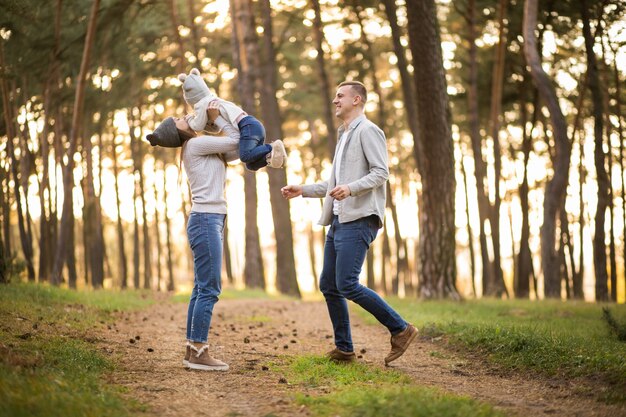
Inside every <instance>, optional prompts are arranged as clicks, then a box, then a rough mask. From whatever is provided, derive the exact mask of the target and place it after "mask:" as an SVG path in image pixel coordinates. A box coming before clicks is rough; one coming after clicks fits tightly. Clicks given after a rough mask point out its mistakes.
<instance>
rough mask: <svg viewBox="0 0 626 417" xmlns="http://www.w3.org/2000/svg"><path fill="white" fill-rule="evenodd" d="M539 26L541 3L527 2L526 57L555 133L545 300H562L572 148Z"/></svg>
mask: <svg viewBox="0 0 626 417" xmlns="http://www.w3.org/2000/svg"><path fill="white" fill-rule="evenodd" d="M536 26H537V0H526V3H525V5H524V24H523V32H524V54H525V56H526V62H527V63H528V65H529V67H530V74H531V76H532V78H533V82H534V83H535V87H536V88H537V90H538V91H539V94H540V96H541V98H542V100H543V102H545V103H546V105H547V107H548V110H549V112H550V120H551V123H552V130H553V133H554V142H555V148H556V152H555V159H554V169H553V171H554V175H553V176H552V178H551V179H549V180H548V181H547V182H546V191H545V197H544V205H543V225H542V226H541V264H542V269H543V274H544V284H545V285H544V287H545V296H546V297H550V298H559V297H560V296H561V285H560V284H561V281H560V279H559V260H558V256H557V253H556V249H555V243H556V221H557V216H558V213H557V212H558V209H559V204H560V202H561V201H562V199H563V196H564V195H565V191H566V188H567V179H568V173H569V163H570V153H571V144H570V142H569V139H568V137H567V125H566V122H565V117H564V116H563V113H562V112H561V108H560V106H559V102H558V98H557V96H556V92H555V90H554V86H553V85H552V84H551V82H550V79H549V77H548V75H547V74H546V73H545V71H544V70H543V68H542V67H541V62H540V59H539V53H538V50H537V40H536V38H535V27H536Z"/></svg>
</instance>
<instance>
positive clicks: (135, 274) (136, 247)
mask: <svg viewBox="0 0 626 417" xmlns="http://www.w3.org/2000/svg"><path fill="white" fill-rule="evenodd" d="M131 146H132V145H131ZM137 188H138V187H137V177H136V176H135V187H134V194H133V210H134V215H133V288H135V289H136V290H137V289H139V288H140V282H139V256H140V253H139V220H138V217H139V213H138V212H137V194H138V191H137Z"/></svg>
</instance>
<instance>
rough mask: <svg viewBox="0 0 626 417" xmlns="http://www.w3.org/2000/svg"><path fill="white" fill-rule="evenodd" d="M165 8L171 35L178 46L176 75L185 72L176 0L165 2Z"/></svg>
mask: <svg viewBox="0 0 626 417" xmlns="http://www.w3.org/2000/svg"><path fill="white" fill-rule="evenodd" d="M167 6H168V8H169V12H170V16H169V17H170V19H169V20H170V23H171V24H172V34H173V35H174V41H175V42H176V44H177V45H178V51H177V55H178V59H177V60H176V71H178V73H182V72H185V45H184V43H183V38H182V36H180V31H179V30H178V25H179V23H178V10H177V6H176V0H169V1H168V2H167Z"/></svg>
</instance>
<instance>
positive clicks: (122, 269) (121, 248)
mask: <svg viewBox="0 0 626 417" xmlns="http://www.w3.org/2000/svg"><path fill="white" fill-rule="evenodd" d="M111 159H112V160H113V175H114V176H115V184H114V185H115V207H116V208H117V222H116V232H117V250H118V270H117V273H118V276H119V279H120V283H119V284H120V287H121V288H122V289H125V288H126V287H128V262H127V260H126V249H125V245H126V243H125V241H124V225H123V224H122V215H121V212H120V207H121V203H120V187H119V168H118V165H117V144H116V143H115V138H113V140H112V141H111Z"/></svg>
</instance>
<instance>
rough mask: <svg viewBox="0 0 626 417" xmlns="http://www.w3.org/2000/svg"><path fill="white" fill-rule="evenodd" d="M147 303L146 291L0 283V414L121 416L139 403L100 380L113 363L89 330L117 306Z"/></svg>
mask: <svg viewBox="0 0 626 417" xmlns="http://www.w3.org/2000/svg"><path fill="white" fill-rule="evenodd" d="M152 302H153V301H152V300H151V299H150V298H149V297H148V294H147V293H142V292H131V291H129V292H115V291H81V292H77V291H71V290H65V289H61V288H54V287H50V286H47V285H30V284H20V283H15V284H9V285H3V286H0V415H1V416H14V417H20V416H29V417H30V416H34V417H36V416H94V417H97V416H127V415H133V414H135V413H136V412H137V411H139V410H140V409H141V405H139V404H138V403H136V402H132V401H129V400H127V399H123V397H122V395H121V393H122V389H121V388H119V387H115V386H112V385H110V384H107V383H106V376H107V374H108V373H110V372H111V371H112V370H113V368H114V364H113V363H112V362H111V361H110V360H109V359H108V358H106V357H105V356H103V355H102V354H101V353H100V352H99V351H98V348H97V347H96V346H95V345H94V344H93V342H94V341H95V339H94V336H93V333H90V329H93V328H94V327H97V326H104V325H105V324H106V323H107V322H110V321H111V319H112V315H111V313H112V312H113V311H116V310H133V309H138V308H142V307H145V306H147V305H149V304H151V303H152Z"/></svg>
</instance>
